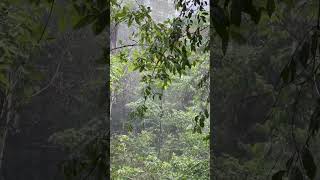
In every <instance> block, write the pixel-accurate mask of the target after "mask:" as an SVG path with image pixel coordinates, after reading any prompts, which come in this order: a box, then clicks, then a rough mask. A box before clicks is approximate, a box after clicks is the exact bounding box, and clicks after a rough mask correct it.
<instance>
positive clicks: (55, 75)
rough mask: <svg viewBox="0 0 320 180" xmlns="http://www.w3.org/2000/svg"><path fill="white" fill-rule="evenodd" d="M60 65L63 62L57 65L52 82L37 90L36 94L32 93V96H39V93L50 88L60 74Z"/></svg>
mask: <svg viewBox="0 0 320 180" xmlns="http://www.w3.org/2000/svg"><path fill="white" fill-rule="evenodd" d="M60 65H61V63H59V64H58V66H57V69H56V72H55V73H54V75H53V76H52V78H51V80H50V82H49V83H48V84H47V85H46V86H44V87H43V88H42V89H40V90H39V91H37V92H35V93H34V94H32V95H31V97H34V96H37V95H39V94H40V93H42V92H43V91H45V90H46V89H48V88H49V87H50V85H51V84H52V83H53V81H54V80H55V78H56V77H57V75H58V72H59V69H60Z"/></svg>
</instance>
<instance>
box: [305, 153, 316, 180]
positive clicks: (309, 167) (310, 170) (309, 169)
mask: <svg viewBox="0 0 320 180" xmlns="http://www.w3.org/2000/svg"><path fill="white" fill-rule="evenodd" d="M301 156H302V164H303V167H304V169H305V170H306V173H307V175H308V177H309V178H310V179H314V178H315V176H316V172H317V166H316V164H315V163H314V159H313V156H312V154H311V152H310V151H309V149H308V148H307V147H304V148H303V150H302V155H301Z"/></svg>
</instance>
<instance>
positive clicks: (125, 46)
mask: <svg viewBox="0 0 320 180" xmlns="http://www.w3.org/2000/svg"><path fill="white" fill-rule="evenodd" d="M134 46H140V45H139V44H137V43H135V44H127V45H123V46H119V47H115V48H113V49H110V51H114V50H117V49H122V48H127V47H134Z"/></svg>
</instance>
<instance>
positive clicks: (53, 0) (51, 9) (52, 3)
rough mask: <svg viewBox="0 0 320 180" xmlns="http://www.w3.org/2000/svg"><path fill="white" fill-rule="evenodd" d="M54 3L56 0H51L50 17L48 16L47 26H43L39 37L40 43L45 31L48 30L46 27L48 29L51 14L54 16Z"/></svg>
mask: <svg viewBox="0 0 320 180" xmlns="http://www.w3.org/2000/svg"><path fill="white" fill-rule="evenodd" d="M54 3H55V0H52V2H51V7H50V12H49V17H48V19H47V21H46V24H45V26H44V28H43V30H42V33H41V36H40V38H39V40H38V43H39V42H40V41H41V40H42V38H43V36H44V33H45V32H46V29H47V27H48V24H49V21H50V19H51V16H52V12H53V6H54Z"/></svg>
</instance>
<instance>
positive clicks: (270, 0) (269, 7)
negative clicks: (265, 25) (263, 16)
mask: <svg viewBox="0 0 320 180" xmlns="http://www.w3.org/2000/svg"><path fill="white" fill-rule="evenodd" d="M275 9H276V4H275V2H274V0H268V1H267V12H268V15H269V17H271V16H272V14H273V12H274V11H275Z"/></svg>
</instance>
